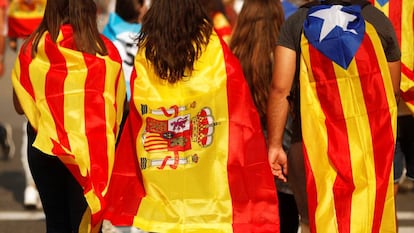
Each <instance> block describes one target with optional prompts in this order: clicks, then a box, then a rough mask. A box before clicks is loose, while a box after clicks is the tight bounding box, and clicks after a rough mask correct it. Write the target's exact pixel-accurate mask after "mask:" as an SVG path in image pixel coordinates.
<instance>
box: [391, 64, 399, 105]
mask: <svg viewBox="0 0 414 233" xmlns="http://www.w3.org/2000/svg"><path fill="white" fill-rule="evenodd" d="M388 69H389V70H390V74H391V80H392V86H393V88H394V95H395V98H396V100H397V102H398V101H399V98H400V81H401V61H400V60H398V61H394V62H388Z"/></svg>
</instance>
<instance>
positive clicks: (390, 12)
mask: <svg viewBox="0 0 414 233" xmlns="http://www.w3.org/2000/svg"><path fill="white" fill-rule="evenodd" d="M369 1H370V2H371V3H372V4H373V5H374V6H376V7H377V8H378V9H380V10H381V11H382V12H384V14H385V15H387V16H388V18H389V19H390V21H391V22H392V24H393V25H394V29H395V32H396V34H397V38H398V42H399V43H400V47H401V84H400V90H401V97H402V99H403V100H404V101H405V102H406V103H407V106H408V107H409V108H410V110H411V112H413V113H414V1H413V0H369Z"/></svg>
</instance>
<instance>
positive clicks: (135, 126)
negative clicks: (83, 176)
mask: <svg viewBox="0 0 414 233" xmlns="http://www.w3.org/2000/svg"><path fill="white" fill-rule="evenodd" d="M223 43H224V42H223V41H222V40H220V39H219V37H218V36H217V35H216V34H213V35H212V36H211V38H210V40H209V44H208V46H207V47H206V49H205V50H203V54H202V55H201V57H200V58H199V59H198V60H197V61H196V63H195V67H194V71H193V72H192V74H191V75H190V77H189V78H188V79H187V78H186V79H184V80H182V81H180V82H178V83H175V84H169V83H166V82H165V81H161V79H160V78H158V77H157V76H156V74H155V72H154V70H153V67H152V65H151V64H149V63H148V62H147V60H146V59H145V51H139V52H138V54H137V56H136V59H135V72H136V73H135V74H136V77H135V78H134V79H133V85H132V98H131V102H130V103H131V104H130V109H131V111H130V114H129V116H128V119H127V123H126V126H125V127H124V129H123V133H122V136H121V139H120V143H119V146H118V149H117V158H119V159H120V160H123V162H122V161H121V162H120V163H119V165H124V166H125V167H126V169H125V168H124V171H122V167H121V166H118V165H117V161H116V162H115V167H114V176H113V178H116V177H122V175H123V176H124V178H119V179H118V180H119V181H121V182H124V183H125V184H126V183H128V185H126V188H127V190H141V192H142V195H143V197H142V199H141V198H140V199H138V198H137V197H135V199H134V197H130V195H129V193H127V192H122V191H119V190H115V191H114V193H116V192H117V193H116V194H114V195H113V196H114V199H118V200H119V202H120V203H121V202H122V200H127V201H124V202H123V203H121V204H119V203H118V204H116V203H115V201H111V203H113V204H115V207H114V210H113V211H112V213H109V215H108V216H109V217H108V219H109V220H110V221H111V222H112V223H113V224H114V225H128V224H129V223H128V222H125V221H127V220H129V221H133V223H134V225H135V226H136V227H139V228H140V229H142V230H145V231H151V232H163V233H169V232H242V233H248V232H263V233H264V232H269V233H270V232H272V233H273V232H279V216H278V207H277V204H278V201H277V195H276V188H275V184H274V180H273V176H272V174H271V171H270V166H269V164H268V160H267V151H266V145H265V140H264V136H263V133H262V131H261V125H260V120H259V117H258V113H257V111H256V109H255V106H254V104H253V101H252V99H251V97H250V94H249V89H248V86H247V84H246V81H245V80H244V77H243V74H242V69H241V67H240V65H239V63H238V61H237V59H236V58H235V57H234V55H232V54H231V52H230V51H229V49H228V48H227V46H225V45H224V44H223ZM133 77H134V75H133ZM131 154H133V155H134V156H136V158H135V160H137V159H138V161H135V162H131V163H129V164H126V163H125V160H126V158H130V159H131V157H130V155H131ZM121 158H123V159H121ZM122 163H123V164H122ZM136 166H139V168H137V170H136V171H138V174H137V175H136V176H135V177H134V176H133V175H132V174H133V172H134V167H136ZM127 179H128V180H129V181H127ZM140 182H142V183H140ZM144 190H145V196H144ZM132 192H134V191H132ZM120 206H125V207H126V208H127V210H125V209H124V210H123V211H117V210H116V208H117V207H118V208H119V207H120ZM134 206H135V208H136V209H135V213H134V212H133V211H134V208H133V207H134ZM116 213H118V214H116ZM119 213H122V214H124V216H120V214H119Z"/></svg>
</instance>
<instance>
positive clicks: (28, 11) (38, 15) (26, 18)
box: [7, 0, 46, 38]
mask: <svg viewBox="0 0 414 233" xmlns="http://www.w3.org/2000/svg"><path fill="white" fill-rule="evenodd" d="M45 7H46V0H33V1H26V0H12V1H11V2H10V6H9V12H8V19H7V20H8V36H9V37H11V38H25V37H27V36H29V35H30V34H31V33H32V32H34V31H35V30H36V28H37V27H38V26H39V24H40V22H41V21H42V18H43V13H44V11H45Z"/></svg>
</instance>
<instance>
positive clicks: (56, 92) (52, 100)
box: [45, 34, 70, 150]
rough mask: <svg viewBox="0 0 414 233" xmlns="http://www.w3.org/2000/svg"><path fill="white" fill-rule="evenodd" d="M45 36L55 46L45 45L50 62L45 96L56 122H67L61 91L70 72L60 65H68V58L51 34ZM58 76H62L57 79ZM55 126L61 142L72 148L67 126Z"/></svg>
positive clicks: (62, 91)
mask: <svg viewBox="0 0 414 233" xmlns="http://www.w3.org/2000/svg"><path fill="white" fill-rule="evenodd" d="M45 37H46V38H45V40H46V41H45V43H49V44H51V45H54V46H55V47H53V48H50V47H48V46H45V53H46V55H47V57H48V59H49V62H50V67H49V71H48V72H47V75H46V80H45V97H46V101H47V103H48V105H49V109H53V110H54V111H53V112H51V114H52V117H53V119H57V120H55V123H58V122H65V121H64V116H65V109H64V102H65V99H64V96H63V95H61V93H64V86H65V79H66V76H67V74H68V72H67V69H66V68H65V69H62V68H61V67H60V66H62V65H65V67H66V60H65V58H64V57H63V55H62V54H61V53H60V52H59V50H58V48H57V45H56V44H55V43H53V42H50V41H51V40H52V39H51V38H50V34H46V36H45ZM48 41H49V42H48ZM62 70H63V72H62ZM56 76H58V77H61V78H60V79H57V78H56ZM55 127H56V128H57V129H56V132H57V134H58V135H57V136H58V139H59V144H60V145H62V146H64V147H66V148H67V149H69V150H70V143H69V138H68V135H67V134H66V133H65V132H66V130H65V126H64V125H55Z"/></svg>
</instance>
